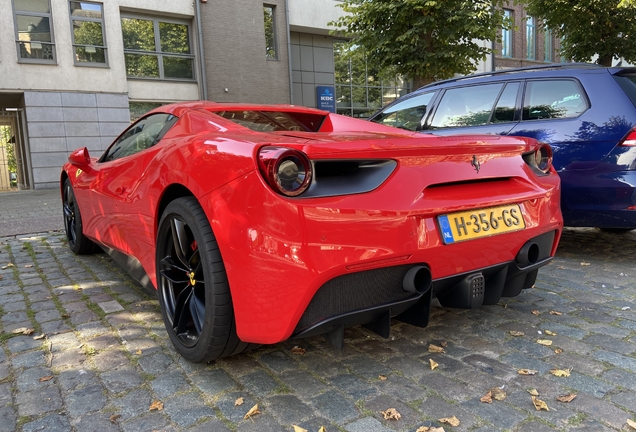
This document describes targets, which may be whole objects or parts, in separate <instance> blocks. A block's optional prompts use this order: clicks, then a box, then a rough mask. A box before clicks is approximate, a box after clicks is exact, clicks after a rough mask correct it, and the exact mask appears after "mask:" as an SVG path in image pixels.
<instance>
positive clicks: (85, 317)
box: [69, 310, 99, 326]
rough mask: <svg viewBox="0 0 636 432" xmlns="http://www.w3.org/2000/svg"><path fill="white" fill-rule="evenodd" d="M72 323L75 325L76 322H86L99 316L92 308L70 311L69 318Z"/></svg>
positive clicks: (95, 319)
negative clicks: (75, 311)
mask: <svg viewBox="0 0 636 432" xmlns="http://www.w3.org/2000/svg"><path fill="white" fill-rule="evenodd" d="M69 319H70V320H71V322H72V323H73V325H75V326H77V325H78V324H86V323H90V322H92V321H97V320H99V317H98V316H97V314H96V313H95V312H93V311H92V310H85V311H83V312H78V313H72V314H71V316H70V318H69Z"/></svg>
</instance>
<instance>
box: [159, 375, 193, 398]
mask: <svg viewBox="0 0 636 432" xmlns="http://www.w3.org/2000/svg"><path fill="white" fill-rule="evenodd" d="M150 385H151V386H152V390H153V391H154V392H155V394H156V395H157V396H159V397H160V398H167V397H168V396H173V395H175V394H176V393H181V392H185V391H186V390H189V389H190V388H191V385H190V383H189V382H188V380H187V379H186V376H185V375H184V374H182V373H181V372H179V371H172V372H170V373H168V374H165V375H161V376H159V377H157V378H155V379H154V380H152V382H151V383H150Z"/></svg>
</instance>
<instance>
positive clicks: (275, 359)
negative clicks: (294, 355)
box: [258, 351, 298, 373]
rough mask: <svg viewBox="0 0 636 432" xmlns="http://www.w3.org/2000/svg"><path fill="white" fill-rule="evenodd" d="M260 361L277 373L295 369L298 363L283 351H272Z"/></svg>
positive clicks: (262, 356)
mask: <svg viewBox="0 0 636 432" xmlns="http://www.w3.org/2000/svg"><path fill="white" fill-rule="evenodd" d="M258 360H259V361H260V362H261V363H263V364H264V365H265V366H267V367H268V368H270V369H271V370H273V371H274V372H276V373H281V372H285V371H286V370H290V369H295V368H296V367H298V366H297V364H296V362H295V361H294V360H292V359H291V358H290V357H289V356H287V355H286V354H285V353H283V352H281V351H272V352H269V353H266V354H263V355H261V356H260V357H259V358H258Z"/></svg>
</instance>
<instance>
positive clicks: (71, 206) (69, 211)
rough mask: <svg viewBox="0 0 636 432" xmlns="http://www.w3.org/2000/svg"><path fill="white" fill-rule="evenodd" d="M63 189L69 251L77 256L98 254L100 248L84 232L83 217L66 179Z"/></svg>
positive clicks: (65, 227) (63, 211)
mask: <svg viewBox="0 0 636 432" xmlns="http://www.w3.org/2000/svg"><path fill="white" fill-rule="evenodd" d="M62 188H63V189H62V213H63V215H64V229H65V231H66V241H67V243H68V247H69V249H71V251H73V253H75V254H77V255H86V254H92V253H96V252H98V251H99V246H97V245H96V244H95V243H93V242H92V241H91V240H89V239H88V237H86V236H85V235H84V232H83V231H82V215H81V213H80V209H79V206H78V204H77V200H76V199H75V192H73V186H72V185H71V181H70V180H69V179H66V180H65V181H64V185H63V187H62Z"/></svg>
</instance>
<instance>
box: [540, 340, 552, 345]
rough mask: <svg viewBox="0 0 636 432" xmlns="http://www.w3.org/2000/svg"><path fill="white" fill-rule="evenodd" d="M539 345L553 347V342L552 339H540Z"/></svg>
mask: <svg viewBox="0 0 636 432" xmlns="http://www.w3.org/2000/svg"><path fill="white" fill-rule="evenodd" d="M537 343H538V344H539V345H544V346H550V345H552V341H551V340H550V339H538V340H537Z"/></svg>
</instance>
